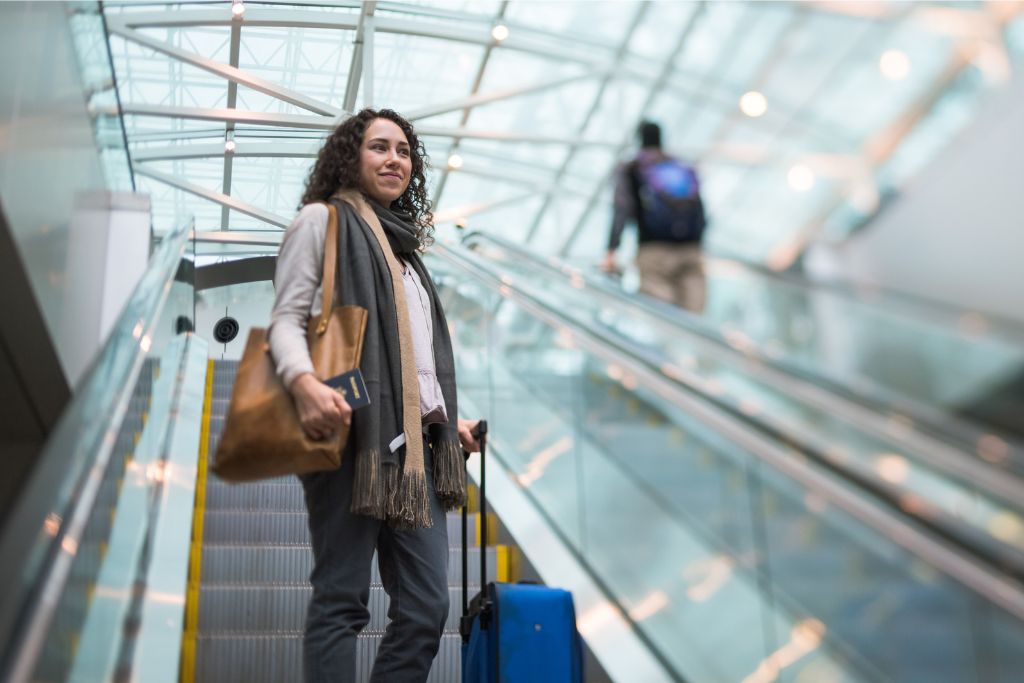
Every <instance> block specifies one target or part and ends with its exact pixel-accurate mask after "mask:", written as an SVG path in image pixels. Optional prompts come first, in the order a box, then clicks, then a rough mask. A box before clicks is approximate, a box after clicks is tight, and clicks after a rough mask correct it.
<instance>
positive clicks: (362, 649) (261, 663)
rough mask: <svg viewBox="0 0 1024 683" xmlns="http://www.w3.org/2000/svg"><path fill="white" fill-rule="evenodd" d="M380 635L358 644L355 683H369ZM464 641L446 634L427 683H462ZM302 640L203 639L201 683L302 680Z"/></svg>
mask: <svg viewBox="0 0 1024 683" xmlns="http://www.w3.org/2000/svg"><path fill="white" fill-rule="evenodd" d="M379 646H380V636H379V635H376V634H374V635H360V636H359V637H358V638H357V640H356V657H357V662H358V664H357V667H356V670H357V672H358V674H357V677H356V679H355V681H354V682H353V683H367V681H368V680H369V677H370V669H371V667H372V666H373V659H374V657H376V656H377V648H378V647H379ZM461 651H462V639H461V638H460V637H459V635H458V634H447V633H446V634H445V635H444V636H443V637H442V638H441V648H440V650H439V651H438V655H437V658H436V659H435V660H434V668H433V669H431V671H430V676H429V678H427V683H451V682H452V681H458V680H460V671H461V668H460V660H461ZM301 671H302V636H300V635H291V636H214V637H204V636H200V637H199V639H198V640H197V642H196V680H197V681H204V682H206V681H245V682H246V683H282V681H297V680H300V679H301V674H300V672H301Z"/></svg>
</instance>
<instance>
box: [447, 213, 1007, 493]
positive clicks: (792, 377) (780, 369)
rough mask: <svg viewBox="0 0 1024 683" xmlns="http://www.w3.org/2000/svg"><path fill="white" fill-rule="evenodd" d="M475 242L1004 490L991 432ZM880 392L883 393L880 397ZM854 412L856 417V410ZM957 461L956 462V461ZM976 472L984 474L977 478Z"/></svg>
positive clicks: (558, 264)
mask: <svg viewBox="0 0 1024 683" xmlns="http://www.w3.org/2000/svg"><path fill="white" fill-rule="evenodd" d="M477 241H490V242H493V243H494V244H496V245H498V246H499V247H501V248H502V249H507V250H509V251H511V252H514V253H515V254H516V255H517V256H521V257H522V258H523V259H525V260H527V261H528V262H529V263H530V264H531V265H533V266H537V267H539V268H543V269H545V270H547V271H548V272H551V273H554V274H556V275H559V276H562V277H574V276H575V277H581V278H583V280H584V281H585V282H586V283H587V285H588V286H589V287H591V288H592V289H594V290H595V291H597V292H599V293H600V294H601V295H603V296H606V297H609V298H612V299H615V300H617V301H619V302H621V303H623V304H625V305H628V306H632V307H636V308H638V309H640V310H641V311H643V312H644V313H647V314H649V315H652V316H654V317H656V318H657V319H659V320H661V321H663V322H665V323H666V324H669V325H672V326H674V327H677V328H681V329H682V330H683V331H685V332H687V333H690V334H693V335H695V336H698V337H701V338H702V339H705V340H707V341H710V342H712V343H714V344H717V345H718V346H719V348H721V349H722V351H724V352H726V353H729V354H731V355H733V356H734V357H736V358H743V359H753V360H756V361H757V362H758V363H759V364H760V367H757V368H754V369H755V371H758V372H770V373H771V374H772V377H771V378H770V380H771V381H773V382H781V383H783V384H784V385H786V386H787V387H788V388H790V389H795V388H796V382H798V381H799V382H802V383H803V384H804V385H805V386H807V387H809V388H811V389H812V390H815V389H824V390H825V391H826V392H828V393H829V394H831V395H832V396H833V397H835V398H838V399H841V400H843V401H845V402H847V404H852V405H846V406H842V405H833V408H835V409H837V410H838V412H839V414H840V416H841V417H842V418H843V419H845V420H846V421H848V422H851V423H854V424H861V425H864V424H869V423H871V422H873V423H874V424H869V426H868V428H869V429H870V430H871V431H873V432H874V433H876V434H879V435H884V437H885V438H888V439H893V438H896V439H899V440H905V439H906V438H911V439H913V440H918V441H922V440H923V441H924V443H917V444H915V443H910V444H907V445H908V446H910V447H911V448H913V449H914V450H918V451H919V452H920V451H921V450H922V449H923V448H924V449H927V451H928V452H929V453H931V454H933V456H934V454H936V453H941V454H942V455H940V456H939V459H940V460H941V462H938V463H937V464H940V465H942V466H943V467H944V469H947V470H948V471H950V472H951V473H953V474H955V475H956V476H958V477H963V478H965V479H966V480H968V481H970V482H971V483H973V484H975V485H977V486H979V487H982V488H986V489H993V490H998V491H1002V490H1003V489H1004V488H1006V487H1005V486H1004V483H1005V482H1006V481H1007V479H1006V478H1007V476H1008V474H1007V471H1006V470H1004V469H1002V468H1000V467H997V466H995V465H994V464H993V463H991V462H990V461H988V460H985V459H983V458H981V457H980V456H978V455H976V454H975V453H976V451H975V447H976V446H977V444H979V443H982V442H983V439H984V437H986V436H988V435H989V433H990V432H991V431H992V430H989V431H987V432H983V431H982V430H980V429H978V428H977V427H976V426H974V425H972V424H969V423H967V422H965V421H964V420H961V419H958V418H956V417H955V416H953V415H948V414H941V415H940V414H939V413H938V412H937V411H935V410H933V409H930V408H928V407H926V406H924V405H922V404H920V403H919V402H917V401H914V400H912V399H909V398H906V397H899V398H898V399H897V398H893V397H892V396H891V395H889V394H890V392H888V391H885V390H883V389H882V388H881V387H877V386H876V385H873V386H872V387H871V389H867V388H863V389H862V388H858V389H852V388H850V387H848V386H845V385H843V384H841V383H838V382H836V381H834V380H832V379H830V378H828V377H826V376H823V375H820V374H818V373H815V372H813V371H811V370H809V369H807V368H805V367H801V366H799V365H797V364H796V363H793V362H791V361H788V360H787V359H785V358H776V357H773V356H769V355H767V354H765V353H764V352H762V351H761V350H760V349H757V348H756V347H753V346H747V345H745V346H744V347H743V349H742V350H741V349H738V348H736V347H734V346H733V345H732V344H730V342H729V340H728V339H727V338H726V337H725V336H724V335H723V334H722V333H720V332H719V331H718V330H715V329H712V328H711V327H710V326H708V325H703V324H700V323H699V322H697V320H696V318H695V316H692V315H691V314H689V313H687V312H686V311H682V310H680V309H678V308H676V307H674V306H670V305H669V304H665V303H663V302H660V301H657V300H653V299H649V298H647V297H639V296H633V295H630V294H628V293H626V292H623V291H622V290H621V289H619V288H617V287H614V286H612V285H611V284H610V283H608V282H606V281H604V280H603V279H599V278H595V277H592V276H590V275H588V274H586V273H584V272H582V271H581V269H579V268H577V267H574V266H571V265H569V264H566V263H564V262H562V261H560V260H557V259H555V258H554V257H551V258H545V257H543V256H540V255H538V254H535V253H532V252H530V251H529V250H528V249H524V248H523V247H521V246H520V245H517V244H514V243H512V242H509V241H507V240H504V239H502V238H501V237H498V236H495V235H490V234H486V233H481V232H471V233H469V234H467V235H466V236H465V237H464V238H463V244H466V245H468V246H470V247H472V246H473V245H474V244H475V243H476V242H477ZM883 394H885V395H884V396H883ZM858 406H859V407H863V408H865V409H867V410H869V411H873V412H874V413H876V415H877V418H876V419H874V420H872V419H871V418H870V417H866V416H864V415H863V414H861V416H860V417H857V416H855V415H854V414H853V413H852V412H851V411H852V410H854V409H855V408H856V407H858ZM857 412H858V413H861V411H857ZM887 415H888V416H897V415H898V416H904V417H906V418H909V421H910V425H909V426H908V427H907V429H904V430H901V432H902V433H905V434H906V435H907V436H906V437H904V436H902V435H895V436H894V434H893V433H892V430H891V429H889V426H890V421H889V419H888V417H886V416H887ZM918 426H925V427H926V428H927V432H925V431H922V430H920V429H918ZM933 433H934V434H938V435H940V437H941V438H940V439H939V440H938V441H936V439H935V438H934V437H932V436H931V435H930V434H933ZM1000 436H1001V438H1002V440H1003V441H1004V442H1005V443H1007V444H1008V445H1010V453H1011V457H1014V456H1016V458H1015V459H1018V460H1021V461H1022V463H1024V449H1022V448H1021V447H1020V446H1019V445H1018V444H1017V443H1016V442H1015V441H1014V440H1013V439H1012V437H1009V436H1007V435H1000ZM933 460H934V457H933ZM958 460H959V462H957V461H958ZM981 472H984V473H986V474H980V473H981ZM979 479H980V480H979ZM1002 496H1003V497H1004V498H1007V497H1009V498H1010V499H1011V500H1017V499H1018V497H1017V495H1016V494H1015V493H1013V492H1010V491H1003V493H1002Z"/></svg>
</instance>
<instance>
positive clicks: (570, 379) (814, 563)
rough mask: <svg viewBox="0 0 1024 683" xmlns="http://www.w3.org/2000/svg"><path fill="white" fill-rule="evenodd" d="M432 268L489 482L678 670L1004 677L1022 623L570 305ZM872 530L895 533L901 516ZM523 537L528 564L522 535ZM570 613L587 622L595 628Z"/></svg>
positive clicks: (746, 675) (724, 674)
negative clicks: (483, 435) (697, 406)
mask: <svg viewBox="0 0 1024 683" xmlns="http://www.w3.org/2000/svg"><path fill="white" fill-rule="evenodd" d="M429 264H430V267H431V269H432V272H433V273H434V274H435V277H436V280H437V282H438V284H439V288H440V290H441V295H442V299H443V301H444V304H445V309H446V312H447V315H448V319H449V322H450V324H451V326H452V329H453V340H454V343H455V346H456V359H457V363H458V373H459V385H460V397H461V400H462V401H464V402H466V403H471V404H472V406H473V409H474V410H475V411H477V412H479V413H481V414H483V415H484V416H486V417H487V418H488V420H489V422H490V444H491V452H492V453H494V454H495V455H496V457H497V458H498V459H499V461H500V462H501V463H502V465H503V466H504V469H505V470H506V472H500V471H499V472H491V474H490V475H489V477H490V480H491V481H494V479H495V478H496V477H501V476H502V475H503V474H507V475H509V476H511V477H512V479H513V480H514V482H515V484H514V485H518V486H519V487H521V488H522V489H523V490H524V491H525V492H526V493H527V494H528V496H529V498H530V499H531V500H532V501H533V503H534V504H535V505H536V506H537V508H538V509H539V510H540V511H541V512H542V513H543V515H544V516H545V517H546V519H547V520H548V522H549V523H550V524H551V526H552V527H553V528H554V529H555V530H556V531H557V532H558V533H559V534H560V535H561V536H562V538H563V540H564V541H565V542H566V543H567V545H568V546H569V547H570V548H571V549H572V550H573V551H574V553H575V554H576V556H577V558H578V560H579V562H580V563H581V564H582V565H583V566H585V567H586V569H587V570H588V571H589V572H591V574H592V575H593V576H595V577H596V578H597V579H598V580H599V581H600V583H601V584H602V585H603V586H604V587H605V589H606V591H607V593H608V597H609V599H610V600H613V601H614V602H616V603H617V604H618V605H619V606H620V607H621V608H622V610H623V611H624V612H625V613H626V614H628V616H629V618H630V619H631V621H632V622H633V623H634V624H635V626H636V628H637V629H639V631H640V632H641V633H642V634H643V635H644V636H645V638H646V640H647V641H648V642H649V643H650V644H651V646H652V647H654V648H655V649H656V651H657V652H658V653H659V656H660V657H661V658H662V659H663V661H665V662H667V663H668V664H669V665H670V666H671V667H672V668H673V670H674V671H675V672H676V673H677V674H678V675H680V676H683V677H685V678H686V679H688V680H702V681H703V680H707V681H711V680H729V681H739V680H748V681H751V680H757V681H759V680H790V681H808V680H813V681H822V682H832V681H873V680H945V679H948V680H964V681H973V680H999V681H1009V680H1012V679H1013V677H1014V676H1015V675H1016V669H1015V667H1016V666H1018V665H1019V663H1020V661H1021V657H1022V653H1024V629H1022V621H1021V617H1024V614H1018V615H1017V616H1011V615H1010V614H1008V613H1006V612H1004V611H1003V610H1002V609H1001V608H996V607H995V606H994V605H992V604H991V603H990V602H989V601H988V600H987V599H985V598H982V597H980V596H979V595H978V594H976V593H973V592H971V591H969V590H967V589H965V587H964V586H963V585H961V584H960V583H959V582H958V581H956V580H953V579H952V578H950V576H949V575H947V574H945V573H943V572H942V571H939V570H938V569H937V568H936V566H935V565H934V564H933V563H932V562H931V561H930V560H926V559H924V558H923V557H922V556H921V555H918V554H917V553H915V552H911V551H910V550H909V549H908V548H907V547H906V546H904V545H901V544H902V543H903V542H905V541H906V540H907V537H906V536H904V535H903V534H902V532H896V531H895V529H896V527H893V528H889V529H885V528H884V527H886V526H888V522H882V521H880V518H878V517H875V516H874V515H867V516H865V515H864V514H863V512H864V511H863V509H861V508H859V506H858V504H856V503H851V498H850V497H849V496H852V499H854V500H863V498H861V496H862V494H859V493H856V492H853V491H851V489H849V487H848V485H846V484H844V483H843V482H841V481H839V480H835V479H832V478H831V477H829V476H825V477H822V478H819V477H817V476H816V475H808V474H807V471H806V470H804V466H803V465H802V464H800V463H802V458H801V457H800V456H798V455H797V454H796V453H795V452H790V451H788V449H785V448H783V449H782V450H781V451H778V454H779V456H780V458H779V459H778V460H774V459H773V458H772V457H770V456H769V455H768V454H767V451H765V450H764V449H765V446H764V444H762V443H760V441H761V440H764V437H763V436H761V437H759V439H758V440H757V442H753V443H752V442H746V441H744V440H743V439H742V438H741V437H740V436H739V435H738V433H736V432H732V431H731V430H721V429H716V428H715V427H714V426H713V422H712V421H709V420H708V419H707V416H704V417H703V418H702V417H701V415H700V414H699V413H694V412H693V411H692V410H688V409H686V408H685V407H684V405H685V403H686V399H685V398H684V397H681V396H680V395H679V394H676V393H675V392H674V390H672V389H666V388H665V386H664V385H662V384H661V383H660V382H659V383H649V382H647V381H645V379H644V377H643V375H642V374H638V372H637V371H636V370H635V369H634V366H633V365H631V364H630V363H629V362H628V361H627V360H625V357H624V356H622V355H621V354H618V353H617V352H616V351H615V350H614V349H611V348H609V347H608V345H606V344H604V343H600V342H595V341H594V339H593V338H592V336H591V335H590V334H589V333H588V332H587V330H586V328H585V327H581V326H577V325H576V324H574V323H573V322H572V321H571V320H570V319H569V318H567V317H565V315H564V313H565V312H566V311H568V310H569V309H571V308H573V307H575V306H577V305H578V304H579V302H578V301H577V300H570V299H563V300H562V302H561V304H560V305H557V306H556V305H553V304H552V305H549V304H548V303H546V302H539V301H538V298H537V297H535V296H533V295H532V294H531V295H530V296H523V293H522V290H521V289H520V285H519V283H513V282H506V283H504V284H501V281H500V280H499V279H497V278H495V282H496V285H491V284H488V283H487V282H485V280H489V279H490V276H489V275H488V274H486V272H485V270H484V269H483V268H481V266H480V264H479V258H478V257H472V256H468V255H460V254H459V253H458V252H457V250H452V251H445V252H443V253H442V254H440V255H439V257H435V258H432V259H430V261H429ZM495 286H496V287H497V290H496V289H495ZM744 444H746V445H744ZM795 463H796V464H795ZM825 480H828V481H829V482H831V483H826V482H825ZM833 484H834V485H835V486H834V487H833ZM869 506H870V504H869ZM882 517H885V518H886V519H888V520H889V521H890V522H892V523H893V524H896V525H897V527H899V528H901V529H903V530H904V531H907V530H906V529H904V528H903V527H901V526H900V525H902V524H903V523H904V521H903V520H902V519H901V516H900V515H895V514H892V513H885V514H883V515H882ZM914 533H915V532H910V535H911V536H913V535H914ZM894 539H901V540H899V541H895V540H894ZM517 541H518V542H519V543H520V545H521V546H522V547H523V549H524V551H526V552H527V554H529V548H530V541H529V539H528V538H525V539H517ZM1014 590H1019V589H1014ZM979 615H980V619H981V621H977V618H978V617H979ZM578 618H579V621H580V623H581V628H584V629H585V628H586V624H587V621H588V619H598V618H600V617H599V615H597V614H587V613H583V614H580V615H578ZM997 629H998V635H997ZM723 653H728V656H723Z"/></svg>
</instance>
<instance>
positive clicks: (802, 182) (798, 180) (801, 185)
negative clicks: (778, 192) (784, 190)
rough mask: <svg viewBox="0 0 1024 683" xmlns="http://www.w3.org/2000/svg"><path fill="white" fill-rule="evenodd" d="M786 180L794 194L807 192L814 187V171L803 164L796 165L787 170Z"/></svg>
mask: <svg viewBox="0 0 1024 683" xmlns="http://www.w3.org/2000/svg"><path fill="white" fill-rule="evenodd" d="M786 180H788V181H789V186H790V187H791V188H793V190H795V191H796V192H807V191H808V190H810V189H811V188H812V187H814V171H812V170H811V169H810V168H809V167H807V166H804V165H803V164H797V165H796V166H794V167H792V168H791V169H789V173H788V174H787V175H786Z"/></svg>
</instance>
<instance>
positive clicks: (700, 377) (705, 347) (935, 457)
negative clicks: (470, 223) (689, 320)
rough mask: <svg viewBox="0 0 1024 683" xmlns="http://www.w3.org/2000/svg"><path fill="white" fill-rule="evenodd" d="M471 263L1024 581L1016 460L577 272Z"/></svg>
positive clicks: (1023, 516) (1023, 520) (511, 251)
mask: <svg viewBox="0 0 1024 683" xmlns="http://www.w3.org/2000/svg"><path fill="white" fill-rule="evenodd" d="M474 254H478V255H479V254H482V255H485V256H486V257H487V261H486V262H481V261H480V259H479V258H477V259H476V262H477V264H478V265H479V266H480V267H481V268H485V269H487V268H489V269H490V270H491V271H492V272H493V275H494V277H496V278H498V279H500V280H502V281H503V282H504V283H505V284H507V285H514V286H516V287H517V288H519V289H521V290H523V291H525V292H529V293H530V294H531V296H534V297H536V298H537V299H538V300H539V301H542V302H544V303H545V305H548V306H550V307H552V308H554V309H556V310H560V311H562V312H563V315H565V316H566V317H567V319H569V320H572V321H575V322H576V323H578V324H580V325H583V326H585V327H587V328H589V329H592V330H594V331H595V333H597V334H599V335H600V336H601V337H602V338H603V339H604V340H606V341H607V342H608V343H611V344H614V345H617V346H619V347H620V348H623V349H626V350H628V352H629V353H630V354H631V355H633V356H634V357H637V358H641V359H643V362H645V363H646V364H647V365H648V366H649V367H651V368H652V369H654V370H655V371H657V372H658V373H660V374H661V375H663V376H665V377H666V378H668V379H670V380H672V381H674V382H676V383H678V384H680V385H682V386H684V387H685V388H687V389H688V390H689V391H691V392H693V393H695V394H697V395H699V396H701V397H702V398H703V399H704V400H707V401H710V402H713V403H715V404H716V405H718V406H720V407H722V408H724V409H726V410H728V411H730V412H732V413H733V414H734V415H737V416H739V417H741V418H742V419H743V420H745V421H747V422H749V423H751V424H754V425H757V426H758V428H759V429H761V430H762V431H764V432H765V433H766V434H767V435H769V436H770V437H772V438H778V439H783V440H785V441H788V442H791V443H794V444H798V445H799V447H800V448H801V449H802V450H803V451H804V452H805V453H809V454H812V455H813V457H815V458H816V459H817V460H818V461H819V462H821V463H824V464H827V465H828V466H830V467H833V468H836V469H838V470H841V471H842V472H843V475H844V476H846V477H848V478H850V479H854V480H856V481H858V482H860V483H861V485H862V486H864V487H866V488H867V489H870V490H872V491H874V492H877V493H880V494H881V495H882V496H883V497H884V498H886V499H888V500H889V501H891V503H892V504H893V505H895V506H897V507H903V508H907V507H912V508H914V509H915V513H916V514H919V515H921V516H922V517H925V518H928V519H931V520H933V521H936V522H939V523H941V524H942V525H943V528H944V529H947V530H952V529H958V530H959V531H958V533H960V534H961V536H962V539H964V540H968V541H969V542H970V543H973V544H976V545H977V546H978V548H979V550H980V551H982V552H985V553H987V554H989V556H990V558H991V559H992V560H993V561H996V562H1000V563H1002V564H1003V565H1005V566H1006V567H1008V568H1010V567H1014V568H1016V569H1014V571H1017V572H1020V573H1022V575H1024V505H1022V501H1024V481H1022V480H1021V478H1020V477H1019V473H1020V470H1017V471H1014V470H1013V468H1010V467H1007V465H1012V464H1014V463H1015V462H1016V461H1013V460H1010V461H1009V462H1008V463H1003V464H1002V465H1003V466H999V465H996V464H992V463H989V462H987V461H985V460H981V459H978V458H977V457H975V455H974V452H973V451H970V450H965V449H963V448H958V447H957V446H955V445H951V444H950V443H947V442H946V441H945V440H943V439H940V438H936V437H934V435H932V434H931V433H930V432H929V431H927V430H922V429H920V428H919V427H918V426H917V425H915V423H914V422H912V421H908V420H896V419H894V418H893V416H892V414H891V413H888V412H882V413H879V412H877V411H876V410H873V409H871V408H870V407H867V406H865V405H864V404H862V403H858V402H852V401H849V400H847V399H845V398H844V397H843V396H841V395H836V394H834V393H832V392H831V391H829V390H828V389H827V388H826V389H823V388H822V387H821V386H819V385H817V384H816V383H814V382H809V381H807V379H806V378H803V379H800V378H795V377H793V376H792V375H790V374H789V373H787V372H785V369H784V368H779V367H777V366H775V365H774V364H773V363H772V362H770V361H768V360H765V359H764V358H763V357H759V356H757V355H756V353H755V351H756V349H753V348H750V347H744V346H743V345H740V344H738V345H736V346H734V345H731V344H729V343H726V340H722V339H716V338H713V337H711V336H709V335H706V334H703V333H702V332H701V331H700V330H698V329H694V327H693V325H681V324H680V323H679V321H678V320H677V319H676V318H674V317H672V316H666V315H662V314H661V312H660V311H659V310H654V309H651V308H649V307H644V306H638V305H636V303H635V302H634V301H633V300H632V299H630V298H625V297H621V296H618V297H617V296H610V295H608V294H607V293H606V292H603V291H602V290H601V288H599V287H592V286H588V283H587V282H586V281H585V280H584V279H583V277H582V276H581V275H580V274H579V273H576V272H570V273H568V274H567V273H566V272H564V271H563V270H562V269H560V268H552V267H549V266H544V265H540V264H538V263H537V260H536V259H534V258H529V257H527V256H526V255H524V254H523V253H522V252H521V251H519V250H517V249H515V248H512V247H505V246H504V245H502V244H499V243H498V242H495V241H493V240H491V241H489V242H488V245H487V246H486V248H483V247H480V246H479V245H478V248H477V249H476V250H475V251H474ZM488 264H490V265H488Z"/></svg>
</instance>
